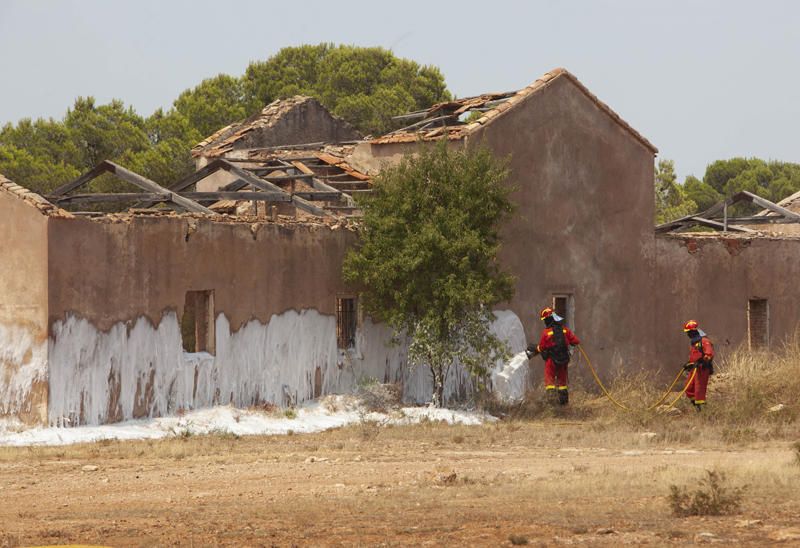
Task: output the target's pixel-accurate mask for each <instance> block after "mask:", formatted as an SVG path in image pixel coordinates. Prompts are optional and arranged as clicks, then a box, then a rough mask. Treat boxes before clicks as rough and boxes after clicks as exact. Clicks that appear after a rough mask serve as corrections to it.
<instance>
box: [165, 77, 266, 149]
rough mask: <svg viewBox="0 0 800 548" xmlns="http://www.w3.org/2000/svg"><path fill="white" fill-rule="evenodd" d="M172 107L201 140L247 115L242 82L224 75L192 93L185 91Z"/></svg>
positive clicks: (209, 79) (201, 84)
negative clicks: (200, 135)
mask: <svg viewBox="0 0 800 548" xmlns="http://www.w3.org/2000/svg"><path fill="white" fill-rule="evenodd" d="M262 106H263V105H262ZM173 107H174V108H175V110H176V111H177V112H178V113H180V114H182V115H183V116H185V117H186V119H187V120H188V123H189V126H191V127H192V128H194V129H196V130H197V131H199V132H200V134H202V135H203V137H205V136H207V135H211V134H212V133H214V132H215V131H217V130H218V129H221V128H223V127H225V126H227V125H228V124H230V123H232V122H235V121H237V120H241V119H242V118H244V117H245V116H246V115H247V114H248V112H247V108H246V100H245V96H244V86H243V83H242V80H241V79H240V78H235V77H233V76H228V75H227V74H220V75H218V76H215V77H214V78H208V79H206V80H203V81H202V82H200V84H198V85H197V86H195V87H194V88H193V89H187V90H186V91H184V92H183V93H181V94H180V95H179V96H178V98H177V99H175V102H174V103H173ZM256 110H258V109H256Z"/></svg>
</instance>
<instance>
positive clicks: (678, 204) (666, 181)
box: [655, 160, 697, 224]
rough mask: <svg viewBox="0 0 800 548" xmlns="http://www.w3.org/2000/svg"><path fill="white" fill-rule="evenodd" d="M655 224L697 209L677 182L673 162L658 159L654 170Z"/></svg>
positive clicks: (688, 213)
mask: <svg viewBox="0 0 800 548" xmlns="http://www.w3.org/2000/svg"><path fill="white" fill-rule="evenodd" d="M655 198H656V224H661V223H664V222H667V221H671V220H673V219H677V218H679V217H683V216H685V215H690V214H692V213H694V212H696V211H697V204H696V203H695V202H694V201H692V200H691V199H690V198H689V197H688V195H687V193H686V190H685V189H684V188H683V187H682V186H681V185H680V184H678V178H677V176H676V175H675V162H673V161H672V160H659V162H658V165H657V166H656V172H655Z"/></svg>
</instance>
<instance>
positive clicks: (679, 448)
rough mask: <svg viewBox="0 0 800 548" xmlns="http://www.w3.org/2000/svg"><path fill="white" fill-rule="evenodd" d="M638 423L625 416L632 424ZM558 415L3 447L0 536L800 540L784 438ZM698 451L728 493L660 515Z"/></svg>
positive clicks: (408, 541) (794, 480)
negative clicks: (738, 498) (729, 436)
mask: <svg viewBox="0 0 800 548" xmlns="http://www.w3.org/2000/svg"><path fill="white" fill-rule="evenodd" d="M634 430H635V429H634ZM683 437H684V438H685V439H682V440H680V441H679V442H675V441H674V440H670V439H668V437H667V436H664V435H662V434H659V433H654V434H645V435H643V433H642V432H639V431H619V430H613V431H611V430H605V429H603V428H598V427H597V426H596V425H592V424H589V423H586V424H584V423H580V422H565V421H563V420H562V421H560V420H557V419H553V420H549V421H542V422H500V423H496V424H489V425H483V426H450V425H443V424H437V423H430V424H422V425H419V426H405V427H392V428H383V427H378V426H375V425H374V424H362V425H357V426H352V427H347V428H342V429H339V430H334V431H329V432H324V433H320V434H313V435H292V436H272V437H242V438H235V437H232V436H226V435H218V436H213V435H212V436H202V437H198V436H192V437H186V438H180V439H171V440H161V441H141V442H99V443H96V444H84V445H77V446H68V447H50V448H19V449H10V448H6V449H2V450H0V497H1V499H2V501H3V504H2V505H0V545H3V546H17V545H21V546H24V545H54V544H70V543H84V544H99V545H109V546H170V545H181V546H294V545H297V546H304V545H315V546H317V545H357V546H375V545H381V546H382V545H388V546H401V545H402V546H412V545H415V546H418V545H448V546H466V545H470V546H477V545H486V546H498V545H512V540H513V541H515V542H516V543H517V544H525V543H528V544H529V545H534V546H536V545H554V544H587V545H607V546H617V545H620V544H628V543H629V544H634V545H641V544H652V545H667V544H686V543H692V542H704V543H705V542H707V543H720V544H723V545H729V544H732V543H734V542H738V543H745V544H749V545H753V546H763V545H765V544H770V543H779V542H785V543H787V545H791V544H795V545H800V495H798V493H800V466H798V465H797V464H796V462H795V459H796V455H795V454H794V450H793V449H792V447H791V444H790V442H789V441H786V440H784V441H781V440H778V441H768V442H758V443H752V442H750V443H747V444H743V445H727V444H720V443H714V442H710V441H707V440H705V438H704V436H703V432H702V425H701V426H699V427H698V426H693V427H692V432H690V433H689V434H687V435H686V436H683ZM707 469H716V470H719V471H723V472H725V473H726V474H727V478H728V479H727V482H728V484H729V485H730V486H746V491H745V494H744V497H743V499H742V507H741V509H740V510H739V511H738V512H737V513H736V514H734V515H729V516H720V517H688V518H676V517H673V516H672V515H671V513H670V510H669V505H668V501H667V495H668V494H669V486H670V485H671V484H677V485H694V484H695V482H696V480H697V479H698V478H700V477H702V475H703V474H704V471H705V470H707Z"/></svg>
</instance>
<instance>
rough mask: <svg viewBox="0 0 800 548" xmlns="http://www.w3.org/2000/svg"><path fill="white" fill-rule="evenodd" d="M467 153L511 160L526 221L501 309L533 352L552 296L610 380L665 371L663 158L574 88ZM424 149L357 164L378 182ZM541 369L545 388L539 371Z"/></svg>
mask: <svg viewBox="0 0 800 548" xmlns="http://www.w3.org/2000/svg"><path fill="white" fill-rule="evenodd" d="M467 144H468V145H469V146H472V145H479V144H485V145H486V146H488V147H489V148H490V149H492V150H493V151H494V153H495V154H496V155H497V156H498V157H500V158H502V157H506V156H508V155H511V164H510V169H511V176H510V177H509V179H508V184H510V185H513V186H514V187H515V188H516V189H517V190H516V191H515V192H514V193H513V194H512V197H511V199H512V201H513V202H514V205H515V207H516V208H517V209H516V212H515V213H514V216H513V218H512V219H511V220H510V221H509V222H508V224H507V225H506V226H505V228H504V230H503V250H502V252H501V255H500V259H501V261H502V263H503V264H504V265H505V266H506V268H508V269H509V270H510V271H511V272H512V273H513V274H514V275H515V276H516V278H517V284H516V292H515V296H514V298H513V300H512V301H511V302H510V303H502V304H501V305H500V308H510V309H511V310H513V311H514V312H515V313H516V315H517V316H519V318H520V319H521V320H522V322H523V325H524V327H525V332H526V334H527V336H528V337H529V340H538V336H539V333H540V330H541V327H542V325H541V322H540V321H539V319H538V316H536V314H538V311H539V310H540V309H541V308H542V307H543V306H546V305H549V304H550V303H551V301H552V297H553V295H554V294H571V295H572V296H573V298H574V310H575V321H574V324H575V325H574V327H575V328H576V331H577V333H578V334H579V336H580V337H581V338H582V340H583V341H584V346H585V348H586V350H587V352H588V353H589V354H590V357H591V358H592V360H593V362H594V363H595V365H596V366H598V368H599V369H600V372H601V375H604V376H607V375H608V374H610V373H611V372H612V371H613V370H616V369H618V368H620V367H623V366H625V367H626V368H628V369H637V368H640V367H641V368H647V369H655V368H656V367H657V364H656V363H655V362H657V356H656V354H655V352H654V351H653V346H652V345H649V344H643V343H642V340H643V339H645V340H648V341H649V340H652V339H653V337H654V318H655V315H654V310H653V307H652V306H651V305H650V303H651V302H652V296H651V292H652V291H653V283H654V245H655V241H654V234H653V219H654V211H653V210H654V201H653V182H652V181H653V175H654V174H653V170H654V167H653V152H652V151H651V150H650V149H648V148H647V147H645V146H644V145H643V144H642V143H641V141H639V140H638V139H636V138H635V137H634V136H633V135H632V134H631V133H630V132H628V131H627V130H626V129H624V128H623V127H622V126H620V125H619V124H618V123H617V122H616V121H615V120H613V119H612V118H611V117H610V116H608V114H607V113H605V112H604V111H602V110H601V109H600V108H599V107H598V106H597V105H596V104H595V103H594V102H593V101H592V100H591V99H589V98H588V97H587V96H586V95H585V94H584V93H583V92H582V91H581V90H580V89H579V88H578V87H577V86H576V85H575V84H574V83H573V82H572V81H570V80H569V79H568V78H558V79H556V80H555V81H553V83H552V84H550V85H549V86H548V88H547V89H546V90H544V91H542V92H539V93H536V94H533V95H531V96H528V97H527V98H526V99H525V100H524V101H522V102H521V103H520V104H518V105H516V106H515V107H514V108H512V109H510V110H508V111H506V112H505V113H504V114H502V115H500V116H498V117H497V118H495V119H494V120H493V121H492V122H491V123H490V124H487V125H486V126H484V127H483V128H481V130H479V131H477V132H476V133H474V134H472V135H471V136H469V141H468V143H467ZM450 145H451V146H463V142H462V141H451V142H450ZM419 146H420V145H419V144H418V143H391V144H383V145H370V144H367V143H364V144H361V145H359V146H358V147H357V149H356V152H355V154H354V159H353V160H352V161H353V162H354V165H359V166H360V167H362V168H366V169H369V170H371V171H374V170H376V169H379V168H380V166H381V165H383V164H394V163H396V162H397V161H399V159H400V158H401V157H402V155H403V154H407V153H413V152H414V151H415V150H416V149H417V148H418V147H419ZM531 364H532V367H531V371H532V375H533V378H532V382H536V381H537V380H538V379H539V378H541V373H542V367H540V366H541V362H540V361H533V362H531ZM585 377H586V380H589V382H591V381H590V377H588V375H586V376H585Z"/></svg>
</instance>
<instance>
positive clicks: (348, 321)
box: [336, 297, 357, 350]
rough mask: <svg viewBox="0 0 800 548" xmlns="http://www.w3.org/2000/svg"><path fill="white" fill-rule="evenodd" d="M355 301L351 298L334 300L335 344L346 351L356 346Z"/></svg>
mask: <svg viewBox="0 0 800 548" xmlns="http://www.w3.org/2000/svg"><path fill="white" fill-rule="evenodd" d="M356 324H357V317H356V300H355V298H353V297H337V298H336V344H337V345H338V347H339V348H341V349H343V350H347V349H348V348H355V346H356Z"/></svg>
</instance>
